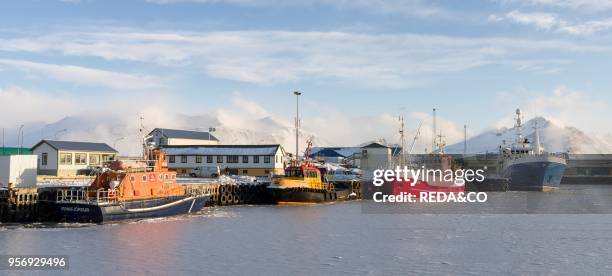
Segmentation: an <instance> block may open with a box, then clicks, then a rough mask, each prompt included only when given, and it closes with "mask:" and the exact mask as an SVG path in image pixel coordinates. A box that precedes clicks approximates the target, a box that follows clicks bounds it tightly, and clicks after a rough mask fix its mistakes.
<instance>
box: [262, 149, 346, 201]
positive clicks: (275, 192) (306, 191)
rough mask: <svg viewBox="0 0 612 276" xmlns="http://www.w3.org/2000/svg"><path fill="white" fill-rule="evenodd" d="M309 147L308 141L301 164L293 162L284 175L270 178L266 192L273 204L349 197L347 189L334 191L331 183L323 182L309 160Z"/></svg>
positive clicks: (318, 171) (319, 172)
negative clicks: (270, 181)
mask: <svg viewBox="0 0 612 276" xmlns="http://www.w3.org/2000/svg"><path fill="white" fill-rule="evenodd" d="M311 146H312V143H311V142H310V141H308V142H307V149H306V156H305V159H304V160H303V161H302V162H299V161H297V160H294V161H293V164H291V166H289V167H287V168H286V169H285V174H284V175H282V176H277V177H274V178H272V183H271V184H270V186H268V188H267V191H268V194H269V195H270V198H271V200H272V202H273V203H276V204H281V205H287V204H316V203H321V202H326V201H334V200H338V199H340V198H347V197H348V196H349V194H350V190H349V189H336V187H335V185H334V184H333V183H330V182H327V181H326V180H325V179H326V177H325V175H324V174H323V173H322V172H321V170H320V169H319V168H317V167H316V166H315V165H314V164H313V162H312V161H311V160H310V158H309V156H310V148H311Z"/></svg>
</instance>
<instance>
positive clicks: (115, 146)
mask: <svg viewBox="0 0 612 276" xmlns="http://www.w3.org/2000/svg"><path fill="white" fill-rule="evenodd" d="M123 139H125V137H119V138H117V139H115V141H114V142H113V148H114V149H115V150H117V142H119V141H121V140H123Z"/></svg>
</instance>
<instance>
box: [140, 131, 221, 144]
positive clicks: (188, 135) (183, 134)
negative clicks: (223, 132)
mask: <svg viewBox="0 0 612 276" xmlns="http://www.w3.org/2000/svg"><path fill="white" fill-rule="evenodd" d="M155 131H158V132H160V133H161V134H162V135H164V136H166V137H168V138H180V139H195V140H210V141H219V139H217V137H215V136H213V135H212V134H210V132H204V131H192V130H180V129H168V128H156V129H154V130H153V131H151V133H153V132H155Z"/></svg>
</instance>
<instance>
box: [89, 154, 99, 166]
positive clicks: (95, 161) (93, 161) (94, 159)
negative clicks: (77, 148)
mask: <svg viewBox="0 0 612 276" xmlns="http://www.w3.org/2000/svg"><path fill="white" fill-rule="evenodd" d="M89 165H100V155H99V154H90V155H89Z"/></svg>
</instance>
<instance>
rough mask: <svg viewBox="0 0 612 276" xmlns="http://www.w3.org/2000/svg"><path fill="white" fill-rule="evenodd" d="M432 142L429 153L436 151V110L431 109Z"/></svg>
mask: <svg viewBox="0 0 612 276" xmlns="http://www.w3.org/2000/svg"><path fill="white" fill-rule="evenodd" d="M431 138H432V140H431V151H432V152H435V151H436V109H435V108H434V109H433V132H432V137H431Z"/></svg>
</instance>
